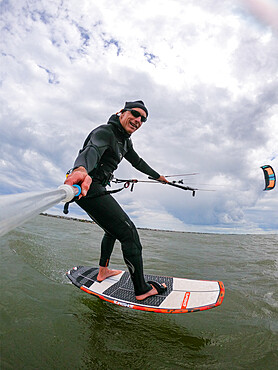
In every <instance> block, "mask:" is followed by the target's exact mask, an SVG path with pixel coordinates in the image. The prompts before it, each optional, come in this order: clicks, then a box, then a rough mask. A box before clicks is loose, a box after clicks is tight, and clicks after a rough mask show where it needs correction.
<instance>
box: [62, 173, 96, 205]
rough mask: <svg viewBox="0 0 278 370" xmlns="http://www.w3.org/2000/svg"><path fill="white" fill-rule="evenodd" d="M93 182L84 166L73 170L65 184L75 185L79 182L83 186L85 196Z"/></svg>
mask: <svg viewBox="0 0 278 370" xmlns="http://www.w3.org/2000/svg"><path fill="white" fill-rule="evenodd" d="M91 183H92V179H91V177H90V176H89V175H88V173H87V171H86V169H85V168H84V167H78V168H76V169H75V170H73V171H72V173H71V174H70V175H69V176H68V177H67V178H66V180H65V182H64V184H67V185H75V184H78V185H80V186H81V194H80V195H79V198H78V199H80V198H81V197H85V196H86V194H87V192H88V190H89V188H90V186H91Z"/></svg>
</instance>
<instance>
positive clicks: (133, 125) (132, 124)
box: [129, 121, 138, 130]
mask: <svg viewBox="0 0 278 370" xmlns="http://www.w3.org/2000/svg"><path fill="white" fill-rule="evenodd" d="M129 124H130V126H132V127H134V128H135V129H136V130H137V129H138V126H137V125H136V124H135V123H132V122H131V121H130V122H129Z"/></svg>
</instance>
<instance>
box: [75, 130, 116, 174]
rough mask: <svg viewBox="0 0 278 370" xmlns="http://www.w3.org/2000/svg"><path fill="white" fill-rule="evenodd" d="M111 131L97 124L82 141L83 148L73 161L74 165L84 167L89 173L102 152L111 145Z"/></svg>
mask: <svg viewBox="0 0 278 370" xmlns="http://www.w3.org/2000/svg"><path fill="white" fill-rule="evenodd" d="M110 143H111V131H110V130H107V129H106V127H105V128H104V127H103V126H99V127H98V128H96V129H95V130H93V131H92V132H91V133H90V134H89V136H88V137H87V139H86V140H85V142H84V146H83V148H82V149H81V150H80V151H79V154H78V156H77V158H76V160H75V162H74V168H75V167H80V166H82V167H85V168H86V170H87V172H88V173H90V172H91V171H92V170H93V169H94V168H95V167H96V166H97V164H98V162H99V160H100V158H101V157H102V155H103V153H104V152H105V151H106V150H107V149H108V148H109V147H110V146H111V145H110Z"/></svg>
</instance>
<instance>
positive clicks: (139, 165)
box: [125, 146, 168, 182]
mask: <svg viewBox="0 0 278 370" xmlns="http://www.w3.org/2000/svg"><path fill="white" fill-rule="evenodd" d="M125 159H126V160H127V161H128V162H130V163H131V165H132V166H133V167H135V168H136V169H137V170H138V171H140V172H143V173H145V174H146V175H149V176H151V177H153V178H154V179H155V180H157V181H161V182H168V180H167V179H166V178H165V177H164V176H163V175H159V173H158V172H156V171H155V170H154V169H152V168H151V167H150V166H149V165H148V163H147V162H145V161H144V160H143V159H142V158H140V157H139V155H138V154H137V153H136V152H135V150H134V149H133V146H131V147H130V149H129V151H128V152H127V153H126V155H125Z"/></svg>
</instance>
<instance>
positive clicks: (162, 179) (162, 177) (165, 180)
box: [156, 175, 168, 183]
mask: <svg viewBox="0 0 278 370" xmlns="http://www.w3.org/2000/svg"><path fill="white" fill-rule="evenodd" d="M156 180H157V181H160V182H164V183H166V182H168V180H167V179H166V177H164V176H162V175H161V176H159V178H158V179H156Z"/></svg>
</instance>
